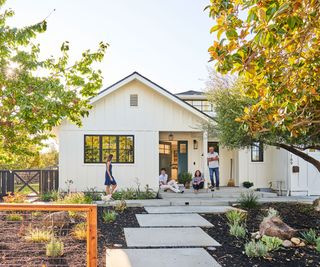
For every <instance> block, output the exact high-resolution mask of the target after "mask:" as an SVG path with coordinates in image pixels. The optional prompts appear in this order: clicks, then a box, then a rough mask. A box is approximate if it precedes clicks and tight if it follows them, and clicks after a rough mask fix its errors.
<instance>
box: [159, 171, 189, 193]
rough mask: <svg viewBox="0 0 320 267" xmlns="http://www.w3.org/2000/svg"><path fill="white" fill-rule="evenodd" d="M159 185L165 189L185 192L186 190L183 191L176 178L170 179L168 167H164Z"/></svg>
mask: <svg viewBox="0 0 320 267" xmlns="http://www.w3.org/2000/svg"><path fill="white" fill-rule="evenodd" d="M159 186H160V188H161V189H163V190H168V189H169V190H171V191H173V192H175V193H183V192H184V191H181V190H180V189H179V186H178V184H177V183H176V181H174V180H170V181H168V174H167V173H166V169H165V168H162V169H161V173H160V176H159Z"/></svg>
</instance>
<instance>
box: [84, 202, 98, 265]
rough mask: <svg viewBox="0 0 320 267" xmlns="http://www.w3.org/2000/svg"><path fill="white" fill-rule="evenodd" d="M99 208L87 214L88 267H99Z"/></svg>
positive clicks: (94, 207) (95, 207)
mask: <svg viewBox="0 0 320 267" xmlns="http://www.w3.org/2000/svg"><path fill="white" fill-rule="evenodd" d="M97 227H98V223H97V206H92V207H90V208H89V211H88V212H87V266H88V267H97V255H98V253H97V246H98V242H97Z"/></svg>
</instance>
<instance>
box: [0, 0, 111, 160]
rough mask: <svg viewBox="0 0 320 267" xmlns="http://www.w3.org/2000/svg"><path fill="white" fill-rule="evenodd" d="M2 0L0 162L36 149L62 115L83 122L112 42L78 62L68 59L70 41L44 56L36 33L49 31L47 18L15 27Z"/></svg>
mask: <svg viewBox="0 0 320 267" xmlns="http://www.w3.org/2000/svg"><path fill="white" fill-rule="evenodd" d="M4 3H5V1H4V0H0V7H1V12H0V31H1V34H0V61H1V62H0V164H2V163H8V162H10V161H14V159H15V158H16V157H17V156H20V155H28V154H33V153H34V152H35V151H34V146H36V147H40V146H41V145H42V141H43V140H45V139H47V138H48V137H49V136H50V132H51V130H52V129H53V127H55V126H57V125H59V123H60V122H61V121H62V120H63V119H68V120H70V121H71V122H73V123H75V124H77V125H79V126H80V125H81V118H82V117H83V116H86V115H87V114H88V109H89V108H90V104H89V100H90V98H91V97H93V96H94V95H95V94H96V93H97V91H98V90H99V89H100V88H101V86H102V75H101V71H100V70H98V69H96V68H95V67H94V65H95V63H96V62H100V61H102V60H103V57H104V54H105V51H106V49H107V47H108V45H107V44H106V43H103V42H101V43H100V44H99V47H98V49H97V50H96V51H90V50H86V51H84V52H83V53H82V56H81V57H80V58H79V59H78V60H77V61H72V62H71V60H70V59H69V43H68V42H64V43H63V44H62V45H61V54H60V56H59V57H58V58H54V57H49V58H46V59H42V58H41V57H40V46H39V45H38V44H37V43H36V37H37V36H38V35H39V34H41V33H43V32H45V31H46V28H47V22H46V20H43V21H41V22H39V23H36V24H34V25H31V26H26V27H22V28H14V27H10V26H8V23H7V20H8V19H9V18H10V17H12V16H14V12H13V11H12V10H10V9H7V10H3V5H4Z"/></svg>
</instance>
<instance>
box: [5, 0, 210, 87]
mask: <svg viewBox="0 0 320 267" xmlns="http://www.w3.org/2000/svg"><path fill="white" fill-rule="evenodd" d="M209 2H210V1H209V0H45V1H44V0H28V1H26V0H7V3H6V5H5V8H12V9H13V10H14V11H15V16H14V17H13V18H12V19H10V21H9V22H10V25H12V26H16V27H21V26H26V25H30V24H34V23H37V22H39V21H41V20H43V19H44V18H46V17H47V16H48V15H49V14H50V13H51V12H52V11H53V10H54V9H55V11H54V12H53V13H52V14H51V15H50V16H49V18H48V19H47V21H48V30H47V31H46V32H45V33H43V34H41V35H39V38H38V39H37V41H38V43H40V45H41V53H42V56H44V57H49V56H50V55H53V56H57V55H59V51H60V46H61V44H62V42H64V41H69V42H70V48H71V51H70V55H71V58H72V59H76V58H78V57H80V55H81V52H82V51H84V50H86V49H93V50H94V49H95V48H97V47H98V44H99V42H100V41H104V42H107V43H109V44H110V47H109V48H108V49H107V52H106V56H105V59H104V61H103V62H102V63H101V64H99V68H100V69H101V70H102V72H103V76H104V86H103V87H104V88H105V87H106V86H108V85H111V84H113V83H115V82H117V81H118V80H120V79H122V78H123V77H125V76H127V75H129V74H130V73H132V72H134V71H138V72H139V73H140V74H142V75H144V76H146V77H147V78H149V79H151V80H152V81H154V82H156V83H158V84H159V85H161V86H163V87H164V88H166V89H168V90H169V91H171V92H173V93H178V92H182V91H187V90H203V89H205V81H206V79H207V76H208V70H207V68H208V66H209V67H212V64H211V66H210V65H209V63H208V60H209V54H208V48H209V46H210V44H211V43H212V42H213V36H212V35H210V33H209V31H210V28H211V27H212V25H213V20H212V19H210V18H209V17H208V12H206V11H203V9H204V7H205V6H206V5H208V3H209ZM102 89H103V88H102Z"/></svg>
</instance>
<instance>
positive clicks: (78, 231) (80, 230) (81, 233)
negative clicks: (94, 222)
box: [72, 222, 87, 240]
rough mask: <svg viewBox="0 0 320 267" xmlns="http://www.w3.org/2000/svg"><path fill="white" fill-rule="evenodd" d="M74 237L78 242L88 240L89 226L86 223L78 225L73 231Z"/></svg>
mask: <svg viewBox="0 0 320 267" xmlns="http://www.w3.org/2000/svg"><path fill="white" fill-rule="evenodd" d="M72 235H73V236H74V238H75V239H77V240H86V239H87V224H86V223H84V222H83V223H79V224H77V225H76V226H75V227H74V229H73V231H72Z"/></svg>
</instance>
